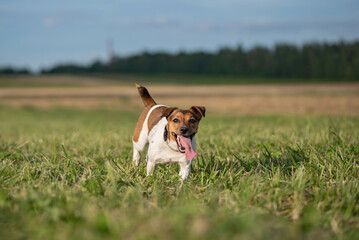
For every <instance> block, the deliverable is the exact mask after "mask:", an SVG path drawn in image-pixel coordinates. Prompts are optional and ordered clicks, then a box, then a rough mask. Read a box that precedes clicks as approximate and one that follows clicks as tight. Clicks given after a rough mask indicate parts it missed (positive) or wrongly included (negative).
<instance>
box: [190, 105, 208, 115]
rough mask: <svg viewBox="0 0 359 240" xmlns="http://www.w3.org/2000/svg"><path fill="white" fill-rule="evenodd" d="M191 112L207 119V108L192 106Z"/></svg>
mask: <svg viewBox="0 0 359 240" xmlns="http://www.w3.org/2000/svg"><path fill="white" fill-rule="evenodd" d="M191 110H192V112H193V113H195V114H196V115H199V116H200V118H202V117H205V116H206V108H205V107H203V106H192V107H191Z"/></svg>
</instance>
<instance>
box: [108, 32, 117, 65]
mask: <svg viewBox="0 0 359 240" xmlns="http://www.w3.org/2000/svg"><path fill="white" fill-rule="evenodd" d="M107 58H108V62H107V64H108V65H111V64H112V63H113V62H114V60H115V56H114V53H113V41H112V38H109V39H107Z"/></svg>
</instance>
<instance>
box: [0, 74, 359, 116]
mask: <svg viewBox="0 0 359 240" xmlns="http://www.w3.org/2000/svg"><path fill="white" fill-rule="evenodd" d="M29 80H31V79H29ZM24 81H25V80H23V79H21V81H20V84H19V85H17V86H16V87H13V86H11V87H9V86H4V85H2V87H0V105H10V106H17V107H22V106H31V107H36V108H51V107H77V108H84V109H92V108H117V109H126V110H132V109H141V108H142V102H141V100H140V97H139V96H138V93H137V90H136V88H135V87H134V85H132V84H129V83H127V84H116V83H114V82H113V81H106V80H105V81H103V82H99V81H98V80H93V79H81V80H78V79H72V80H71V79H69V78H59V77H54V78H50V80H49V83H56V84H54V85H51V86H50V85H45V87H39V84H41V82H39V81H38V80H36V78H35V80H34V84H35V85H36V84H37V85H36V87H33V85H31V84H30V83H31V81H29V82H27V84H23V82H24ZM74 82H76V83H78V82H80V83H81V84H74ZM23 85H25V87H24V86H23ZM147 88H148V90H149V92H150V93H151V94H152V96H153V97H154V99H155V100H156V101H157V103H161V104H166V105H170V106H178V107H181V108H188V107H190V106H192V105H204V106H206V107H207V109H208V111H209V112H213V113H216V112H218V113H231V114H332V115H359V83H331V84H261V85H197V86H183V85H179V86H176V85H158V84H156V85H147Z"/></svg>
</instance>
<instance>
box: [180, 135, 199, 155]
mask: <svg viewBox="0 0 359 240" xmlns="http://www.w3.org/2000/svg"><path fill="white" fill-rule="evenodd" d="M179 140H180V143H181V145H182V146H183V147H184V148H185V154H186V158H187V160H188V161H191V160H192V159H193V158H194V157H197V156H198V153H196V151H195V150H194V149H193V146H192V141H191V139H190V138H188V137H183V136H179Z"/></svg>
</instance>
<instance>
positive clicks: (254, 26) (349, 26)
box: [196, 20, 359, 34]
mask: <svg viewBox="0 0 359 240" xmlns="http://www.w3.org/2000/svg"><path fill="white" fill-rule="evenodd" d="M196 28H197V29H198V31H202V32H207V33H243V32H246V33H253V34H255V33H271V32H272V33H290V32H298V31H309V30H310V31H340V32H343V31H356V29H359V20H303V21H298V20H297V21H277V20H256V21H238V22H222V23H199V24H197V25H196Z"/></svg>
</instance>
